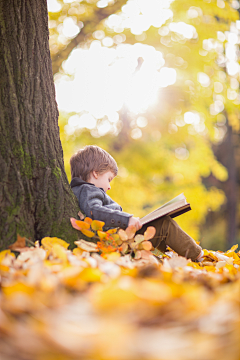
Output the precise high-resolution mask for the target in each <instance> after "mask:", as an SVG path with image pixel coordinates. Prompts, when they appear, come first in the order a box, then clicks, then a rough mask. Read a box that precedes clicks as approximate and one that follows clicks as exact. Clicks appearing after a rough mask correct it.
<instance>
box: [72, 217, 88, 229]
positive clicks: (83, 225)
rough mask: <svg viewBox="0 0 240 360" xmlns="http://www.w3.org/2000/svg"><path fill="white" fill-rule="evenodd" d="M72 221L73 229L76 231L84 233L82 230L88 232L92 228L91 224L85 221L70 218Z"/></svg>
mask: <svg viewBox="0 0 240 360" xmlns="http://www.w3.org/2000/svg"><path fill="white" fill-rule="evenodd" d="M70 221H71V224H72V227H74V229H77V230H80V231H82V230H87V229H89V228H90V224H88V223H87V222H85V221H81V220H76V219H74V218H70Z"/></svg>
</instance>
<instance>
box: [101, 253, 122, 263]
mask: <svg viewBox="0 0 240 360" xmlns="http://www.w3.org/2000/svg"><path fill="white" fill-rule="evenodd" d="M120 257H121V254H119V253H118V252H112V253H110V254H105V255H104V259H106V260H108V261H113V262H115V261H117V260H118V259H119V258H120Z"/></svg>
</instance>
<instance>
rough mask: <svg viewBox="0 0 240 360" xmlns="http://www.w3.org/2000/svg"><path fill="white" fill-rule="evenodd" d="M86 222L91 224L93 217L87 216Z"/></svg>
mask: <svg viewBox="0 0 240 360" xmlns="http://www.w3.org/2000/svg"><path fill="white" fill-rule="evenodd" d="M84 222H85V223H87V224H89V225H91V223H92V222H93V219H91V218H90V217H85V219H84Z"/></svg>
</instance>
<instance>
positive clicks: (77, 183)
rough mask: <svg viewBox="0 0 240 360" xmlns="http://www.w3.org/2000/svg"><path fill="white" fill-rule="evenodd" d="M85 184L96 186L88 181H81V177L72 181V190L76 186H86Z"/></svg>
mask: <svg viewBox="0 0 240 360" xmlns="http://www.w3.org/2000/svg"><path fill="white" fill-rule="evenodd" d="M84 184H88V185H92V186H95V185H94V184H91V183H89V182H87V181H83V180H82V179H80V178H79V177H75V178H73V179H72V181H71V182H70V186H71V188H73V187H75V186H81V185H84Z"/></svg>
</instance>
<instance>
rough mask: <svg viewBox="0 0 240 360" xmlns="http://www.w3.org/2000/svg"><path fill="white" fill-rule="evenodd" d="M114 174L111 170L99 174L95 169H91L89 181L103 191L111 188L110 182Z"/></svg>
mask: <svg viewBox="0 0 240 360" xmlns="http://www.w3.org/2000/svg"><path fill="white" fill-rule="evenodd" d="M114 177H115V175H114V174H113V173H112V171H107V172H105V173H103V174H99V173H97V172H96V171H93V172H92V174H91V176H90V179H89V182H90V183H92V184H94V185H95V186H97V187H99V188H103V190H104V191H105V192H107V191H108V190H110V189H111V186H110V182H111V181H112V180H113V178H114Z"/></svg>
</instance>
